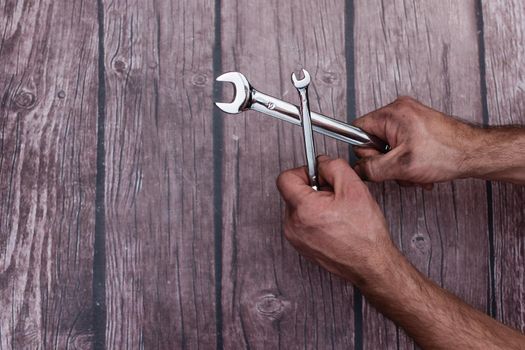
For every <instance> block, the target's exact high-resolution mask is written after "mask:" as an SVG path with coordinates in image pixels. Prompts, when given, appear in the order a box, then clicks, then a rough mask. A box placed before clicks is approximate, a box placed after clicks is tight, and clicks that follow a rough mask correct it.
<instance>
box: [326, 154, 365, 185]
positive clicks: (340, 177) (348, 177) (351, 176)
mask: <svg viewBox="0 0 525 350" xmlns="http://www.w3.org/2000/svg"><path fill="white" fill-rule="evenodd" d="M318 161H319V162H318V169H319V177H320V178H322V179H323V181H324V182H325V183H327V184H329V185H330V186H331V187H332V188H333V189H334V192H338V191H341V190H343V189H344V188H345V186H347V185H348V184H350V182H352V181H361V180H360V179H359V176H357V174H356V173H355V172H354V170H353V169H352V168H351V167H350V165H349V164H348V162H346V161H345V160H343V159H330V158H328V157H319V159H318Z"/></svg>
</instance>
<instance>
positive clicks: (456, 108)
mask: <svg viewBox="0 0 525 350" xmlns="http://www.w3.org/2000/svg"><path fill="white" fill-rule="evenodd" d="M355 20H356V26H355V32H354V37H355V62H356V64H355V72H356V73H355V74H356V91H357V92H356V95H357V97H356V100H357V111H358V114H364V113H366V112H368V111H371V110H374V109H376V108H379V107H381V106H383V105H385V104H387V103H389V102H391V101H393V100H394V99H395V98H396V97H397V96H400V95H410V96H413V97H415V98H417V99H419V100H420V101H422V102H423V103H425V104H428V105H430V106H432V107H433V108H435V109H438V110H441V111H444V112H445V113H448V114H451V115H456V116H458V117H460V118H462V119H465V120H469V121H473V122H478V123H481V122H482V103H481V97H480V73H479V67H478V66H479V65H478V61H479V56H478V47H477V46H478V45H477V28H476V11H475V2H474V1H461V2H436V1H433V2H432V1H424V2H413V1H403V0H396V1H388V2H382V1H357V2H356V3H355ZM372 188H373V191H374V193H375V194H376V198H377V199H378V200H379V201H380V203H381V204H382V206H383V209H384V212H385V214H386V217H387V220H388V222H389V224H390V228H391V233H392V236H393V239H394V242H395V243H396V244H397V246H398V247H399V248H400V249H401V250H402V251H403V253H404V254H405V255H406V256H407V257H408V258H409V260H410V261H411V262H412V263H413V264H414V265H415V266H416V267H417V268H418V269H419V270H420V271H421V272H423V273H424V274H426V275H427V276H429V277H430V278H431V279H432V280H434V281H435V282H437V283H438V284H439V285H441V286H443V287H444V288H446V289H448V290H450V291H452V292H453V293H454V294H456V295H458V296H459V297H460V298H462V299H463V300H465V301H466V302H467V303H469V304H471V305H473V306H474V307H477V308H479V309H481V310H483V311H485V310H486V309H487V292H488V287H489V284H488V278H487V277H488V276H489V267H488V262H489V261H488V246H489V243H488V229H487V227H488V226H487V199H486V192H485V183H484V182H483V181H473V180H466V181H454V182H451V183H445V184H439V185H437V186H436V188H434V190H433V191H430V192H427V191H423V190H422V189H419V188H400V187H399V186H398V185H397V184H395V183H385V184H378V185H374V186H372ZM363 322H364V325H363V345H364V348H367V349H379V348H388V349H393V348H401V349H406V348H412V346H413V345H412V340H410V339H408V338H407V337H406V335H405V334H404V333H403V332H402V331H401V330H400V329H398V328H396V327H395V326H394V325H393V324H392V323H391V322H390V321H388V320H387V319H385V318H384V317H383V316H381V315H380V314H378V313H377V312H376V311H375V310H374V309H373V308H371V307H370V306H368V305H367V304H365V307H364V312H363Z"/></svg>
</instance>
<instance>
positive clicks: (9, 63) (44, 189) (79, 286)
mask: <svg viewBox="0 0 525 350" xmlns="http://www.w3.org/2000/svg"><path fill="white" fill-rule="evenodd" d="M0 28H1V32H2V35H1V40H0V94H1V96H2V97H1V102H0V103H1V105H0V130H1V132H0V348H1V349H37V348H58V349H66V348H67V347H70V348H73V347H77V348H86V347H89V346H90V345H89V344H90V342H91V339H92V335H93V334H92V316H93V314H92V302H91V300H92V288H91V275H92V264H93V263H92V260H93V231H94V217H95V174H96V152H95V148H96V120H97V119H96V115H97V100H96V96H97V80H96V76H97V60H96V57H97V56H96V55H97V39H96V34H97V22H96V9H95V6H94V4H91V3H89V2H86V3H85V4H83V6H80V4H78V3H73V2H64V3H63V4H61V5H59V4H58V3H51V2H38V3H33V4H32V5H31V6H29V5H28V4H27V3H23V2H21V1H20V2H13V1H9V2H3V3H2V5H1V6H0ZM57 43H60V44H57Z"/></svg>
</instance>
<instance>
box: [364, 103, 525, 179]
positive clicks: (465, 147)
mask: <svg viewBox="0 0 525 350" xmlns="http://www.w3.org/2000/svg"><path fill="white" fill-rule="evenodd" d="M354 125H355V126H357V127H360V128H362V129H363V130H365V131H366V132H368V133H371V134H373V135H376V136H377V137H379V138H381V139H383V140H385V141H386V142H388V143H389V144H390V146H391V147H392V150H391V151H390V152H388V153H387V154H379V153H378V152H377V151H375V150H373V149H367V148H355V149H354V151H355V153H356V154H357V156H358V157H360V158H361V160H360V161H359V162H358V164H357V165H356V167H355V170H356V172H357V173H358V174H359V175H360V176H361V177H362V178H363V179H367V180H370V181H385V180H398V182H399V183H400V184H401V185H413V184H418V185H420V186H422V187H424V188H426V189H431V188H432V185H433V184H434V183H435V182H443V181H448V180H453V179H456V178H465V177H478V178H483V179H490V180H502V181H509V182H514V183H525V128H522V127H496V128H480V127H477V126H474V125H470V124H467V123H464V122H461V121H459V120H457V119H455V118H452V117H450V116H447V115H445V114H443V113H441V112H438V111H436V110H434V109H432V108H430V107H427V106H425V105H423V104H421V103H419V102H418V101H416V100H414V99H412V98H410V97H400V98H398V99H397V100H395V101H394V102H392V103H391V104H389V105H387V106H385V107H382V108H380V109H378V110H376V111H374V112H371V113H369V114H367V115H365V116H363V117H361V118H359V119H357V120H355V122H354Z"/></svg>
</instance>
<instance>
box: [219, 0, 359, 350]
mask: <svg viewBox="0 0 525 350" xmlns="http://www.w3.org/2000/svg"><path fill="white" fill-rule="evenodd" d="M241 4H242V2H240V1H238V2H236V1H225V2H224V3H223V6H222V18H221V20H222V21H221V23H222V65H223V67H222V70H223V71H229V70H236V71H240V72H243V73H244V74H245V75H246V77H247V78H248V80H249V81H250V82H251V83H252V84H253V85H254V86H255V87H256V88H257V89H260V90H261V91H263V92H265V93H269V94H272V95H274V96H278V97H282V98H284V99H285V100H288V101H293V102H295V103H298V101H299V98H298V94H297V91H296V89H295V88H294V86H293V84H292V83H291V81H290V74H291V73H292V71H294V70H298V69H299V68H302V67H304V68H307V69H308V70H309V71H310V73H311V74H312V84H313V86H312V87H311V88H310V100H311V108H312V110H316V111H322V112H323V113H326V114H328V115H332V116H336V117H338V118H339V119H342V120H346V116H345V114H346V105H345V97H346V67H345V44H344V21H343V20H344V16H343V14H344V10H345V9H344V3H343V2H340V1H339V2H336V1H313V0H310V1H289V2H288V1H287V2H283V1H270V2H268V1H265V2H263V1H257V2H252V3H250V6H249V7H247V6H242V5H241ZM224 118H225V119H224V168H223V169H224V170H223V174H224V176H223V185H222V188H223V193H224V194H223V196H224V197H223V217H224V221H223V278H222V286H223V289H222V305H223V315H224V316H223V317H224V325H223V328H224V347H225V348H226V349H239V348H256V349H276V348H282V349H293V348H319V349H325V348H352V347H353V312H352V288H351V286H350V285H349V284H347V283H344V282H342V281H340V280H339V279H337V278H335V277H333V276H331V275H330V274H328V273H327V272H326V271H323V270H322V269H321V268H319V267H318V266H315V265H313V264H312V263H310V262H308V261H306V260H304V259H303V258H300V257H299V255H298V254H297V252H296V251H295V250H294V249H293V248H292V247H291V246H290V245H289V244H288V242H287V241H286V240H285V239H284V238H283V236H282V219H281V218H282V217H283V214H284V213H283V210H284V208H283V203H282V202H281V200H280V197H279V193H278V191H277V189H276V186H275V179H276V177H277V176H278V174H279V173H280V172H281V171H284V170H286V169H289V168H292V167H297V166H301V165H304V164H305V161H304V154H303V149H304V146H303V144H302V136H301V130H300V129H299V128H294V127H293V126H291V125H285V124H283V122H280V121H277V120H273V119H269V118H268V117H266V116H262V115H260V114H257V113H255V112H247V113H243V114H242V115H238V116H227V115H224ZM316 141H317V146H318V152H319V153H329V154H330V155H332V156H334V157H336V156H341V157H345V158H347V157H348V153H347V151H348V146H347V145H344V144H337V143H335V142H334V141H332V140H325V139H323V138H321V137H318V136H316Z"/></svg>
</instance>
